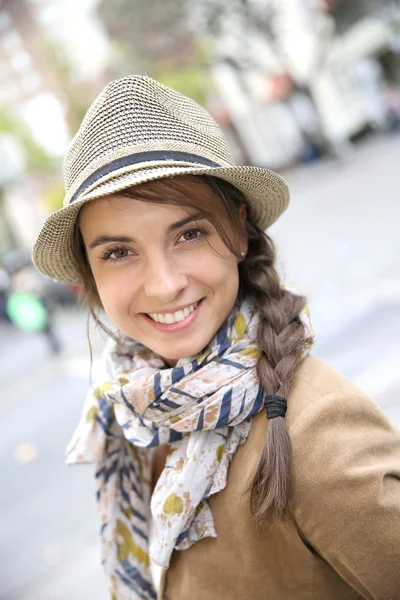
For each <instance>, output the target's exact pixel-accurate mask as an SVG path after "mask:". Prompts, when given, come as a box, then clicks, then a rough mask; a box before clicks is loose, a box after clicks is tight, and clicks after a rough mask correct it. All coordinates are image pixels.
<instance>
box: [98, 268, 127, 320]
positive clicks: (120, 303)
mask: <svg viewBox="0 0 400 600" xmlns="http://www.w3.org/2000/svg"><path fill="white" fill-rule="evenodd" d="M120 275H122V272H121V273H120ZM93 276H94V279H95V282H96V286H97V291H98V294H99V297H100V300H101V304H102V306H103V309H104V311H105V313H106V314H107V316H108V317H109V319H111V321H113V322H114V324H115V325H117V326H118V321H119V320H120V319H121V317H122V315H123V314H124V313H125V314H126V312H127V310H129V305H130V304H131V302H132V296H133V295H134V293H135V291H134V290H132V289H131V286H130V285H129V279H127V278H126V277H121V276H118V274H117V273H112V272H108V273H106V272H104V273H101V274H100V273H99V272H98V273H97V274H96V272H95V271H93Z"/></svg>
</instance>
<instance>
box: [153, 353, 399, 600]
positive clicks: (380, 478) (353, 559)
mask: <svg viewBox="0 0 400 600" xmlns="http://www.w3.org/2000/svg"><path fill="white" fill-rule="evenodd" d="M286 421H287V425H288V427H289V432H290V437H291V442H292V450H293V458H292V492H291V498H290V506H289V514H288V516H287V518H285V519H284V520H283V521H281V522H279V523H278V524H277V525H276V526H275V528H274V529H273V530H272V531H271V532H270V533H265V532H264V533H263V532H262V531H259V532H257V530H256V527H255V525H254V523H253V522H252V520H251V515H250V510H249V495H248V492H247V485H248V481H249V480H251V476H252V474H253V473H254V470H255V467H256V464H257V460H258V457H259V455H260V452H261V448H262V445H263V442H264V438H265V434H266V430H267V426H268V422H267V420H266V418H265V413H264V412H262V413H260V414H259V415H257V417H255V418H254V420H253V425H252V428H251V432H250V435H249V438H248V440H247V442H246V443H245V444H244V445H243V446H241V447H240V449H239V451H238V452H237V454H236V455H235V457H234V459H233V461H232V464H231V467H230V470H229V475H228V483H227V486H226V488H225V489H224V490H223V491H222V492H220V493H218V494H216V495H215V496H213V497H211V498H210V506H211V508H212V511H213V515H214V519H215V524H216V530H217V533H218V537H217V538H206V539H204V540H202V541H200V542H198V543H196V544H194V545H193V546H192V547H191V548H190V549H189V550H184V551H175V552H174V554H173V557H172V562H171V565H170V568H169V569H168V571H165V572H164V573H163V575H162V583H161V589H160V594H159V598H160V599H162V600H222V599H226V600H247V599H249V600H250V599H251V600H356V599H360V598H367V599H371V600H372V599H373V600H389V599H390V600H400V435H399V432H398V431H397V430H396V429H395V428H394V427H393V426H392V425H391V424H390V422H389V420H388V419H387V418H386V417H385V415H384V414H383V413H382V412H381V411H380V409H379V408H377V406H376V405H375V404H374V403H373V402H372V401H371V400H369V399H368V398H366V397H365V396H364V395H363V394H362V392H360V390H358V389H357V388H355V387H354V386H353V385H352V384H351V383H349V382H348V381H347V380H345V379H344V378H343V377H341V376H340V375H338V374H337V373H336V372H335V371H334V370H333V369H331V368H330V367H328V366H327V365H325V364H324V363H323V362H321V361H320V360H318V359H316V358H313V357H308V358H307V359H306V360H305V361H304V363H303V364H302V366H301V367H300V369H299V371H298V373H297V375H296V377H295V379H294V382H293V389H292V392H291V394H290V396H289V398H288V412H287V415H286Z"/></svg>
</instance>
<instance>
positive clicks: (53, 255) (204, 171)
mask: <svg viewBox="0 0 400 600" xmlns="http://www.w3.org/2000/svg"><path fill="white" fill-rule="evenodd" d="M188 174H190V175H209V176H213V177H219V178H220V179H223V180H225V181H227V182H229V183H231V184H232V185H233V186H235V187H236V188H237V189H238V190H239V191H241V192H242V193H243V194H244V196H245V198H246V200H247V202H248V204H249V206H250V208H251V212H252V215H253V218H254V219H255V221H256V223H257V224H258V226H259V227H260V228H261V229H266V228H267V227H269V226H270V225H272V223H274V222H275V221H276V219H277V218H278V217H279V216H280V215H281V214H282V213H283V212H284V210H285V209H286V208H287V206H288V203H289V189H288V186H287V184H286V182H285V180H284V179H283V178H282V177H281V176H280V175H278V174H277V173H275V172H274V171H270V170H268V169H262V168H260V167H245V166H232V167H201V168H197V167H196V166H193V165H188V164H186V165H180V166H176V165H169V166H166V165H165V166H162V167H153V168H150V167H149V166H148V165H147V166H146V168H144V169H137V166H136V169H135V170H133V171H128V172H126V171H125V172H124V173H122V174H120V175H116V176H115V175H114V176H112V177H109V178H108V179H107V180H106V181H104V182H101V181H100V182H98V183H97V185H95V186H93V187H92V188H90V189H88V190H86V191H85V193H84V194H83V195H82V196H80V197H78V198H77V199H76V200H75V202H74V203H73V204H70V205H69V206H67V207H65V208H61V209H60V210H58V211H56V212H55V213H53V214H51V215H50V216H49V217H48V218H47V220H46V221H45V223H44V225H43V227H42V229H41V231H40V233H39V236H38V238H37V240H36V243H35V246H34V248H33V252H32V258H33V262H34V264H35V265H36V267H37V269H38V270H39V271H40V272H41V273H43V274H44V275H47V276H48V277H51V278H52V279H56V280H59V281H64V282H66V283H71V284H75V285H80V284H82V283H83V281H82V277H81V275H80V271H79V267H78V264H77V261H76V257H75V256H74V252H73V247H72V240H73V234H74V229H75V226H76V220H77V217H78V214H79V211H80V209H81V208H82V206H83V204H85V203H86V202H88V201H90V200H93V199H94V198H100V197H102V196H107V195H110V194H115V193H117V192H119V191H121V190H123V189H125V188H127V187H131V186H135V185H139V184H141V183H145V182H148V181H154V180H156V179H163V178H165V177H172V176H176V175H188Z"/></svg>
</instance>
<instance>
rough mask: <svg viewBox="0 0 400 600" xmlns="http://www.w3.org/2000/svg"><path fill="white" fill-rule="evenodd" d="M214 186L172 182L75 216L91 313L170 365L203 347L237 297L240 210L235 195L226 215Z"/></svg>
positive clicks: (186, 179)
mask: <svg viewBox="0 0 400 600" xmlns="http://www.w3.org/2000/svg"><path fill="white" fill-rule="evenodd" d="M221 185H222V184H221ZM228 185H229V184H225V187H227V186H228ZM218 189H219V188H218V187H216V184H215V183H214V184H213V185H212V184H211V183H210V181H209V180H207V179H206V178H202V177H195V176H190V175H189V176H182V177H180V178H175V179H169V180H160V181H156V182H150V183H145V184H142V185H140V186H138V187H136V188H128V189H127V190H124V192H122V193H120V194H118V195H114V196H112V197H105V198H99V199H96V200H94V201H93V202H90V203H88V204H86V206H84V207H83V208H82V210H81V213H80V218H79V229H78V228H77V230H76V234H75V235H76V237H77V240H76V246H77V249H78V255H80V263H81V264H82V265H83V264H84V263H85V262H86V258H87V262H88V266H89V267H90V271H89V273H90V278H91V287H90V298H91V299H92V305H93V309H96V308H97V309H99V308H100V309H101V308H102V309H104V310H105V312H106V313H107V315H108V317H109V318H110V320H111V321H112V322H113V323H114V324H115V325H116V326H117V327H118V329H119V330H120V331H122V332H124V333H125V334H126V335H128V336H129V337H131V338H133V339H135V340H137V341H138V342H140V343H142V344H144V345H146V346H147V347H148V348H150V349H151V350H153V351H154V352H155V353H157V354H159V355H160V356H162V357H163V358H164V359H165V360H166V362H167V363H168V364H169V365H171V366H173V365H174V364H175V363H176V361H177V360H178V359H179V358H182V357H185V356H192V355H195V354H198V353H199V352H201V351H202V349H203V348H205V347H206V346H207V344H208V342H209V340H210V339H211V338H212V336H213V334H214V333H215V331H218V329H219V328H220V327H221V325H222V323H223V322H224V321H225V319H226V318H227V316H228V315H229V314H230V312H231V310H232V308H233V306H234V304H235V302H236V299H237V296H238V290H239V273H238V263H239V261H240V260H243V258H242V257H243V256H244V254H245V252H246V249H247V238H246V234H245V226H244V222H245V205H244V202H243V201H242V202H241V203H239V198H238V196H239V194H238V193H237V192H236V194H235V196H236V198H235V200H234V201H230V204H229V211H230V212H229V213H228V210H227V208H226V205H225V204H224V200H223V197H222V196H221V193H222V191H221V193H218V191H217V190H218ZM160 198H167V200H165V201H164V202H163V203H160ZM225 198H226V196H225ZM225 202H226V200H225ZM211 209H213V210H211ZM230 215H231V218H232V217H233V216H234V220H233V219H232V222H231V220H230ZM105 227H106V230H105ZM219 232H220V233H219ZM89 273H88V274H89ZM96 318H98V317H96ZM166 334H169V335H166Z"/></svg>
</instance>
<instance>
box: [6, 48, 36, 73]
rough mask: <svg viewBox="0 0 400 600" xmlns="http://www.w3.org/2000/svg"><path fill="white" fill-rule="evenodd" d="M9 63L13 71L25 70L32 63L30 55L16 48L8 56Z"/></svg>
mask: <svg viewBox="0 0 400 600" xmlns="http://www.w3.org/2000/svg"><path fill="white" fill-rule="evenodd" d="M10 64H11V66H12V68H13V69H14V70H15V71H25V70H26V69H27V68H28V67H30V66H31V64H32V59H31V57H30V55H29V54H28V53H27V52H26V51H25V50H22V49H21V50H17V52H14V54H13V55H12V56H10Z"/></svg>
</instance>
